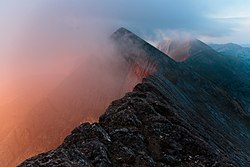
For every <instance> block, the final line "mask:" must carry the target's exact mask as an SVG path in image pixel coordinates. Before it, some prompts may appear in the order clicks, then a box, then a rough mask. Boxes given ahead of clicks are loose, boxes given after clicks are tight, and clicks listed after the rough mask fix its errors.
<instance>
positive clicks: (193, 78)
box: [20, 29, 250, 167]
mask: <svg viewBox="0 0 250 167" xmlns="http://www.w3.org/2000/svg"><path fill="white" fill-rule="evenodd" d="M119 30H120V31H119ZM119 30H118V31H116V32H115V33H114V34H115V35H112V38H114V37H115V38H114V39H115V41H114V42H115V44H116V46H117V49H118V50H119V51H120V53H121V56H124V57H126V59H127V60H128V61H131V62H134V63H136V64H138V65H139V66H140V67H143V68H147V67H149V69H151V67H153V68H154V69H155V71H154V72H153V73H152V74H150V75H149V76H146V79H144V80H143V82H142V83H141V84H139V85H137V86H136V87H135V88H134V91H133V92H131V93H128V94H127V95H126V96H125V97H123V98H122V99H120V100H117V101H115V102H113V103H112V104H111V105H110V106H109V108H108V109H107V111H106V112H105V113H104V114H103V115H102V116H101V117H100V119H99V123H94V124H88V123H83V124H82V125H80V126H79V127H78V128H76V129H75V130H73V131H72V134H71V135H69V136H68V137H67V138H66V139H65V140H64V143H63V144H62V145H61V146H59V147H58V148H57V149H55V150H52V151H50V152H47V153H43V154H40V155H38V156H35V157H33V158H31V159H28V160H27V161H25V162H23V163H22V164H21V165H20V166H21V167H24V166H27V165H31V164H34V165H40V166H43V165H44V166H46V165H53V164H61V165H63V164H64V165H65V164H67V165H68V166H73V165H75V166H91V165H94V166H121V165H123V166H140V165H142V166H164V165H171V166H230V165H231V166H232V163H233V164H235V165H237V166H242V167H243V166H246V165H249V162H250V157H249V148H250V145H249V144H248V142H247V141H249V139H250V128H249V126H250V125H249V123H248V121H249V116H248V115H247V114H246V111H245V109H244V108H242V107H241V105H240V103H238V101H237V99H235V98H234V97H232V96H231V95H230V94H228V93H227V92H226V91H224V90H223V89H221V88H219V87H217V86H216V85H215V84H214V83H212V82H211V81H209V80H207V79H205V78H204V77H202V76H201V75H200V74H198V73H197V72H194V71H192V70H190V66H188V65H186V64H183V63H177V62H175V61H173V60H172V59H171V58H170V57H168V56H167V55H165V54H164V53H162V52H161V51H159V50H158V49H156V48H154V47H153V46H151V45H150V44H148V43H146V42H145V41H143V40H142V39H141V38H139V37H138V36H136V35H134V34H133V33H132V32H130V31H127V30H126V29H125V30H124V29H119ZM152 122H153V123H152ZM150 123H151V124H150ZM142 125H143V126H142ZM151 125H152V126H151ZM181 127H184V129H183V128H181ZM176 128H177V129H176ZM239 132H241V133H240V134H239ZM168 133H170V134H168ZM180 135H181V136H182V135H183V136H186V137H184V138H185V139H184V141H183V140H181V138H180V137H178V136H180ZM242 136H244V137H242ZM187 141H190V142H191V143H192V144H191V145H193V148H190V147H189V144H187V143H186V144H185V142H187ZM133 142H135V144H133ZM164 142H165V143H164ZM168 147H169V148H168ZM192 149H194V150H193V151H191V152H189V151H188V150H192ZM93 150H94V151H93ZM112 150H115V151H112ZM62 153H63V154H62ZM73 155H77V156H75V157H74V156H73ZM189 156H190V158H189ZM53 157H54V158H53ZM42 162H43V163H42ZM83 164H85V165H83Z"/></svg>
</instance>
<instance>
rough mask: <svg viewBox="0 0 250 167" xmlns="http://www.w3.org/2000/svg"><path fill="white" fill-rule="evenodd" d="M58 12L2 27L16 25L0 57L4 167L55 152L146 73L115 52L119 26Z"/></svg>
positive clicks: (8, 33)
mask: <svg viewBox="0 0 250 167" xmlns="http://www.w3.org/2000/svg"><path fill="white" fill-rule="evenodd" d="M43 9H44V8H43ZM45 9H46V8H45ZM59 9H60V10H58V9H57V10H50V9H47V10H48V11H43V12H42V13H43V15H41V13H39V12H34V11H35V10H34V11H33V10H30V11H29V12H31V13H29V14H28V16H32V17H31V18H29V19H27V18H26V16H23V17H24V18H25V23H23V24H21V25H20V24H18V25H16V24H17V23H20V20H19V21H18V22H16V20H15V19H16V17H13V18H11V17H10V21H9V22H5V26H6V27H7V26H11V27H12V28H11V29H6V31H5V33H6V34H5V35H6V36H8V39H10V40H9V41H8V42H6V43H5V44H4V45H1V56H0V59H1V70H0V73H1V76H2V78H1V81H2V82H1V85H0V91H1V94H0V114H1V117H0V122H1V126H0V150H1V151H0V166H3V167H4V166H8V167H10V166H16V165H17V164H18V163H20V162H21V161H23V160H25V159H26V158H28V157H30V156H33V155H35V154H38V153H41V152H44V151H48V150H51V149H53V148H55V147H57V146H58V145H59V144H60V143H61V142H62V141H63V139H64V138H65V137H66V136H67V135H68V134H69V133H70V131H71V130H73V129H74V128H75V127H76V126H77V125H79V124H80V123H81V122H84V121H89V122H93V121H98V117H99V116H100V115H101V114H102V113H103V112H104V111H105V109H106V108H107V107H108V105H109V104H110V103H111V101H112V100H115V99H117V98H120V97H122V96H123V95H124V94H125V93H126V92H128V91H131V90H132V89H133V87H134V86H135V85H136V84H137V83H139V82H141V80H142V78H143V77H145V75H148V74H147V73H145V72H141V71H143V69H140V66H139V65H136V64H131V62H127V61H126V60H125V59H124V58H123V57H122V56H121V55H120V53H118V52H117V51H116V48H115V46H114V45H113V44H112V42H111V39H110V38H109V36H110V35H111V32H112V31H114V30H115V29H114V27H112V28H111V27H109V26H106V25H105V21H104V20H101V21H100V19H98V18H84V19H83V18H81V17H78V16H77V15H74V14H75V13H74V12H73V13H72V11H66V12H65V8H64V7H63V8H62V9H61V8H59ZM22 10H23V12H24V10H25V9H23V8H20V9H18V11H19V12H17V13H14V14H16V15H18V13H23V12H22ZM40 10H41V9H40ZM62 12H63V15H61V14H62ZM24 13H26V12H24ZM65 13H66V14H65ZM44 14H45V15H44ZM51 16H53V17H51ZM18 18H19V19H23V18H22V16H19V17H18ZM86 19H87V20H86ZM9 23H11V24H9ZM8 24H9V25H8ZM13 26H14V27H13ZM15 26H17V27H18V28H15ZM6 27H5V28H6ZM3 29H4V28H3ZM111 30H112V31H111ZM2 40H3V39H2ZM2 42H3V41H2Z"/></svg>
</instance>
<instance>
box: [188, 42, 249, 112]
mask: <svg viewBox="0 0 250 167" xmlns="http://www.w3.org/2000/svg"><path fill="white" fill-rule="evenodd" d="M200 45H204V43H202V42H200V41H198V40H197V42H196V44H192V47H191V49H190V51H189V52H190V54H191V55H192V56H191V57H190V58H189V59H187V60H186V61H185V62H183V63H184V64H186V65H187V66H189V67H191V68H192V70H194V71H195V72H197V73H198V74H200V75H201V76H202V77H204V78H206V79H208V80H210V81H212V82H214V83H215V84H216V85H217V86H218V87H221V88H222V89H224V90H226V91H227V92H229V93H230V94H231V95H233V96H234V97H236V98H237V99H238V100H240V101H241V103H242V105H243V106H244V108H245V109H246V110H248V111H249V112H250V108H249V107H250V72H249V71H250V66H249V65H250V64H247V63H246V62H245V61H244V60H242V59H239V58H236V57H234V56H225V55H222V54H219V53H218V52H216V51H214V50H213V49H212V48H209V47H208V46H207V48H208V49H203V50H201V49H200V48H201V47H200Z"/></svg>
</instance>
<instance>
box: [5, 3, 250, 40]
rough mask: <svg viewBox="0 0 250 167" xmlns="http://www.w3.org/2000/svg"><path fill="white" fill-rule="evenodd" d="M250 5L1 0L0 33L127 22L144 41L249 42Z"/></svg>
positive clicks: (108, 27) (107, 27)
mask: <svg viewBox="0 0 250 167" xmlns="http://www.w3.org/2000/svg"><path fill="white" fill-rule="evenodd" d="M249 6H250V1H249V0H237V1H235V0H219V1H218V0H202V1H201V0H154V1H150V0H136V1H134V0H126V1H125V0H124V1H122V0H119V1H117V0H105V1H100V0H53V1H49V0H23V1H18V0H11V1H9V0H3V1H1V2H0V11H1V12H0V24H2V25H3V26H1V27H2V28H1V29H0V34H1V35H2V33H3V34H4V35H5V36H6V38H5V39H6V40H7V39H9V40H10V39H11V38H18V37H19V36H18V35H20V34H23V31H26V32H28V31H30V29H32V28H31V27H32V26H37V27H38V26H40V27H41V28H42V29H43V31H45V30H46V28H47V29H49V28H50V29H51V28H52V26H51V24H53V29H54V31H53V33H54V32H55V31H64V33H65V29H67V28H68V29H70V30H72V29H74V30H78V31H76V34H77V33H79V31H80V30H81V27H85V31H87V29H89V30H88V31H89V32H86V33H85V34H89V35H90V34H91V35H96V32H102V33H100V34H98V35H96V36H99V35H101V34H104V32H105V35H107V34H108V33H112V32H113V31H115V29H117V28H119V27H126V28H127V29H130V30H131V31H133V32H135V33H137V34H138V35H139V36H141V37H143V38H144V39H146V40H148V41H157V40H161V39H162V38H164V36H168V35H169V34H172V33H179V34H190V35H192V36H194V37H196V38H199V39H201V40H203V41H204V42H208V43H211V42H212V43H228V42H234V43H238V44H249V43H250V38H248V35H247V34H248V33H250V10H249ZM93 29H94V30H95V31H93ZM91 31H92V32H95V33H91ZM14 32H15V33H14ZM71 32H72V31H71ZM10 34H11V35H12V36H11V35H10ZM14 34H16V36H14ZM82 34H83V33H82ZM8 35H9V36H8ZM17 36H18V37H17ZM76 36H78V35H76ZM19 38H21V37H19ZM1 41H2V43H6V41H5V42H3V40H1ZM0 44H1V43H0Z"/></svg>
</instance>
